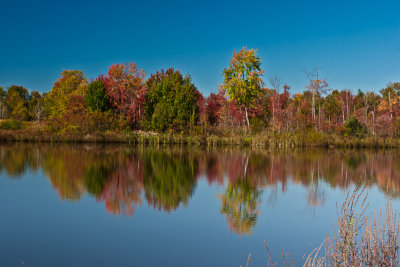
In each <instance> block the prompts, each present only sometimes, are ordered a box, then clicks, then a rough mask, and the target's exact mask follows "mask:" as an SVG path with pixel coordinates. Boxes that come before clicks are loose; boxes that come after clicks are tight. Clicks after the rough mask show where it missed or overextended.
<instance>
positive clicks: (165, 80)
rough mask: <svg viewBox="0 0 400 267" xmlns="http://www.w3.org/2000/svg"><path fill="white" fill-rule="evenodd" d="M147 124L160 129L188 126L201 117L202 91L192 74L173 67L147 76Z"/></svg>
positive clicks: (154, 128) (149, 126)
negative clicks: (199, 94) (198, 101)
mask: <svg viewBox="0 0 400 267" xmlns="http://www.w3.org/2000/svg"><path fill="white" fill-rule="evenodd" d="M147 90H148V91H147V95H146V99H145V106H146V120H147V127H148V128H150V129H153V130H157V131H164V130H166V129H177V130H179V129H184V128H186V127H187V126H189V125H194V124H195V123H197V122H198V119H199V107H198V105H197V100H198V93H197V89H196V87H195V86H194V84H193V82H192V78H191V77H190V76H189V75H186V76H183V75H182V74H181V73H180V72H179V71H178V70H174V68H169V69H168V70H166V71H164V70H163V69H162V70H161V71H157V72H156V74H152V75H151V76H150V78H149V79H148V80H147Z"/></svg>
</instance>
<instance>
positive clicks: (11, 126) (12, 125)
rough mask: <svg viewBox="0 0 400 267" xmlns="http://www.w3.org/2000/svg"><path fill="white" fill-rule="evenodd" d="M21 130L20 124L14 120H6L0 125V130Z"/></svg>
mask: <svg viewBox="0 0 400 267" xmlns="http://www.w3.org/2000/svg"><path fill="white" fill-rule="evenodd" d="M21 128H22V122H20V121H16V120H7V121H3V122H2V123H0V129H1V130H19V129H21Z"/></svg>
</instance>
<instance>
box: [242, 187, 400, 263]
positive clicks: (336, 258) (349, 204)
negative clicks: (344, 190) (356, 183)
mask: <svg viewBox="0 0 400 267" xmlns="http://www.w3.org/2000/svg"><path fill="white" fill-rule="evenodd" d="M367 196H368V194H367V193H365V187H364V188H362V189H360V188H358V187H357V188H356V189H354V190H353V192H351V193H350V192H349V193H348V194H347V195H346V198H345V201H344V202H343V204H342V206H341V207H340V209H339V207H337V219H338V221H337V229H335V228H333V229H332V232H331V234H330V235H329V236H328V237H327V238H326V239H325V240H324V241H323V242H322V244H321V245H320V246H319V247H318V248H315V249H314V250H313V251H312V252H311V253H310V254H309V255H308V257H307V258H306V260H305V262H304V264H303V266H304V267H322V266H335V267H339V266H343V267H352V266H398V265H399V263H400V261H399V253H398V252H399V221H398V218H397V217H396V216H395V214H394V212H393V208H392V206H391V204H390V201H389V200H388V201H387V203H386V206H385V210H384V215H383V216H382V212H381V211H380V212H379V215H377V214H376V213H375V212H374V213H373V215H372V216H371V218H369V217H368V216H367V215H366V214H365V211H366V209H367V207H368V204H367V203H366V199H367ZM265 248H266V251H267V266H268V267H270V266H271V267H275V266H277V263H276V262H274V261H273V260H272V257H271V253H270V252H269V249H268V247H267V245H266V244H265ZM323 248H324V249H323ZM250 263H251V256H250V255H249V258H248V260H247V264H246V267H249V266H250ZM282 266H287V263H286V259H285V254H284V252H283V250H282ZM291 266H294V264H293V260H292V261H291Z"/></svg>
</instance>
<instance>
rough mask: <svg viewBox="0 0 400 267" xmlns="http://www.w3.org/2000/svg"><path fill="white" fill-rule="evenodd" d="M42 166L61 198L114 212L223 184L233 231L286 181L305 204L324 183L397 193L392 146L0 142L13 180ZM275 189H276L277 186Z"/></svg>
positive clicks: (399, 178) (319, 199)
mask: <svg viewBox="0 0 400 267" xmlns="http://www.w3.org/2000/svg"><path fill="white" fill-rule="evenodd" d="M39 169H41V170H42V171H43V173H44V174H45V175H46V177H47V178H48V179H49V181H50V183H51V185H52V187H53V188H54V190H55V191H56V192H57V193H58V195H59V197H60V198H61V199H65V200H69V201H79V199H80V198H81V197H82V196H83V195H84V194H85V193H88V194H89V195H91V196H92V197H94V198H96V200H97V201H99V202H102V203H104V205H105V207H106V210H107V211H108V212H109V213H111V214H125V215H129V216H131V215H133V214H134V211H135V208H136V207H137V206H138V205H141V204H142V202H143V201H146V202H147V203H148V204H149V205H151V206H153V207H154V208H155V209H156V210H160V211H161V210H162V211H167V212H171V211H174V210H176V209H177V208H179V207H180V206H187V205H188V203H189V201H190V198H191V197H192V195H193V194H194V191H195V188H196V185H197V182H198V180H199V179H206V180H207V182H208V184H209V185H210V186H211V185H213V186H221V187H224V188H225V190H224V193H223V194H220V195H218V198H219V199H220V201H221V209H220V212H221V214H223V215H224V216H225V217H226V220H227V223H228V225H229V227H230V229H231V230H232V231H234V232H236V233H238V234H249V233H251V232H252V229H253V228H254V226H255V224H256V221H257V215H258V214H259V205H260V203H261V201H262V199H261V196H262V192H263V191H264V189H266V188H270V189H271V190H270V192H271V193H270V196H269V198H268V199H266V201H268V202H270V203H274V202H277V201H279V200H278V194H277V192H278V190H281V191H282V192H285V191H286V188H287V184H288V183H293V184H297V185H300V186H303V187H304V188H305V189H306V192H307V195H306V196H305V199H304V201H305V202H306V203H307V205H308V206H310V207H316V206H323V205H324V203H325V201H326V197H327V196H326V193H325V192H324V189H323V188H324V187H323V186H321V185H322V184H323V185H325V187H326V186H330V187H339V188H347V187H349V186H351V185H352V184H355V183H357V184H359V183H363V184H367V185H368V186H372V185H377V186H378V187H379V188H380V189H381V190H382V191H383V192H384V193H385V194H387V195H390V196H391V197H398V196H399V192H400V156H399V155H398V153H397V151H395V150H393V151H388V150H386V151H372V150H345V151H342V150H324V149H319V150H318V149H313V150H297V151H278V152H268V151H250V150H238V149H236V150H230V149H220V150H200V149H195V148H176V147H175V148H161V149H160V148H157V149H152V148H134V147H127V146H117V145H107V146H102V145H54V144H53V145H52V144H47V145H44V144H40V145H35V144H2V145H0V170H1V171H2V172H6V174H7V176H8V177H10V178H11V179H15V178H21V177H23V176H24V175H26V173H28V172H34V171H37V170H39ZM279 188H280V189H279Z"/></svg>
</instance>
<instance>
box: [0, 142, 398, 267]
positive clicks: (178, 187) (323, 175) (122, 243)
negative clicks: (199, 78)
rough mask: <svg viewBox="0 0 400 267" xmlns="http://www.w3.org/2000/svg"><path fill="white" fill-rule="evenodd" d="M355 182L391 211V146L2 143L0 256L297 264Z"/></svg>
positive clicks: (3, 261) (44, 260) (9, 259)
mask: <svg viewBox="0 0 400 267" xmlns="http://www.w3.org/2000/svg"><path fill="white" fill-rule="evenodd" d="M360 183H361V184H367V185H368V187H367V191H368V194H369V198H368V199H369V203H370V205H371V206H374V207H375V208H380V207H383V206H384V204H385V201H386V198H388V197H390V198H391V199H392V204H393V207H394V210H395V211H396V212H398V211H399V208H400V201H399V198H398V197H399V192H400V191H399V190H400V154H399V152H398V151H394V150H390V151H371V150H369V151H360V150H358V151H348V150H347V151H340V150H299V151H292V152H268V151H246V150H230V149H221V150H212V151H206V150H200V149H199V150H196V149H189V150H188V149H185V148H172V149H171V148H170V149H166V148H157V149H146V148H133V147H129V146H98V145H96V146H94V145H29V144H14V145H0V214H1V215H0V216H1V217H0V266H22V264H21V261H24V262H25V263H26V264H27V265H28V267H31V266H239V265H241V264H245V261H246V259H247V257H248V255H249V253H251V254H252V257H253V264H252V266H265V262H266V261H265V258H266V251H265V248H264V240H265V241H266V243H267V244H268V245H269V247H270V250H271V252H272V256H273V258H274V259H275V260H280V257H281V256H280V255H281V250H282V249H284V250H285V251H287V252H290V253H291V255H293V257H294V260H295V263H297V265H300V264H301V263H302V262H303V259H302V257H303V255H304V254H308V253H309V252H310V251H311V250H312V249H313V248H314V247H317V246H319V244H320V243H321V242H322V240H323V239H324V237H325V235H326V234H327V233H328V232H329V231H330V229H331V227H332V225H333V224H334V223H335V220H336V203H341V202H342V201H343V199H344V197H345V194H346V193H347V192H348V191H350V190H352V189H353V188H354V186H355V184H360ZM295 265H296V264H295Z"/></svg>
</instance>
